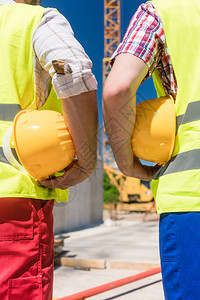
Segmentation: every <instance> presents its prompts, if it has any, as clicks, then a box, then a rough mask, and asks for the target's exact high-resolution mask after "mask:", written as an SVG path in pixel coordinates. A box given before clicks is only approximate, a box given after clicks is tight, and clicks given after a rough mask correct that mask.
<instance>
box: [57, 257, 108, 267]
mask: <svg viewBox="0 0 200 300" xmlns="http://www.w3.org/2000/svg"><path fill="white" fill-rule="evenodd" d="M55 265H57V266H65V267H78V268H89V269H105V268H106V261H105V260H103V259H80V258H71V257H64V256H61V257H58V258H57V259H55Z"/></svg>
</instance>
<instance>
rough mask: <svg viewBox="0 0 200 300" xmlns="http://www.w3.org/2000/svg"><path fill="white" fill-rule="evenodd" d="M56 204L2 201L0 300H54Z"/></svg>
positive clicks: (33, 201)
mask: <svg viewBox="0 0 200 300" xmlns="http://www.w3.org/2000/svg"><path fill="white" fill-rule="evenodd" d="M52 210H53V200H51V201H44V200H36V199H27V198H1V199H0V300H52V288H53V259H54V237H53V213H52Z"/></svg>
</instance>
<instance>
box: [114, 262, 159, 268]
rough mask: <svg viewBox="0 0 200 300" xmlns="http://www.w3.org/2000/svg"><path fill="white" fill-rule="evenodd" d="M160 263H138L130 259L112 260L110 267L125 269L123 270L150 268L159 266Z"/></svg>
mask: <svg viewBox="0 0 200 300" xmlns="http://www.w3.org/2000/svg"><path fill="white" fill-rule="evenodd" d="M159 266H160V265H159V264H152V263H136V262H128V261H111V262H110V269H123V270H150V269H153V268H157V267H159Z"/></svg>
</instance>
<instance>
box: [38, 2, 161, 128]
mask: <svg viewBox="0 0 200 300" xmlns="http://www.w3.org/2000/svg"><path fill="white" fill-rule="evenodd" d="M142 2H145V1H141V0H121V35H122V37H121V39H122V38H123V35H124V34H125V32H126V29H127V27H128V25H129V22H130V20H131V18H132V16H133V14H134V12H135V11H136V10H137V8H138V6H139V5H140V4H141V3H142ZM41 5H42V6H44V7H55V8H57V9H58V11H59V12H60V13H62V14H63V15H64V16H65V17H66V18H67V19H68V21H69V22H70V24H71V26H72V29H73V31H74V35H75V37H76V39H77V40H78V41H79V42H80V43H81V44H82V46H83V47H84V49H85V51H86V53H87V54H88V56H89V57H90V59H91V60H92V62H93V68H92V71H93V73H94V74H95V76H96V79H97V81H98V91H97V97H98V106H99V121H100V125H102V105H101V103H102V60H103V57H104V15H103V14H104V0H42V2H41ZM155 97H156V93H155V90H154V87H153V84H152V80H151V79H148V80H146V81H145V83H144V84H142V85H141V87H140V88H139V90H138V93H137V102H140V101H142V100H145V99H151V98H155Z"/></svg>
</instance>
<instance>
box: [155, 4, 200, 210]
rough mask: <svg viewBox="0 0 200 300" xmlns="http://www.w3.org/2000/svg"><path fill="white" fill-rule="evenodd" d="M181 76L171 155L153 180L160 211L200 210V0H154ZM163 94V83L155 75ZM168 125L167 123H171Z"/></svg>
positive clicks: (178, 73) (172, 58) (173, 63)
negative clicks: (175, 131)
mask: <svg viewBox="0 0 200 300" xmlns="http://www.w3.org/2000/svg"><path fill="white" fill-rule="evenodd" d="M152 4H153V6H154V7H155V9H156V11H157V12H158V14H159V16H160V18H161V20H162V23H163V26H164V33H165V37H166V43H167V47H168V49H169V53H170V56H171V60H172V65H173V69H174V73H175V76H176V80H177V86H178V92H177V97H176V103H175V109H176V122H177V133H176V141H175V147H174V151H173V154H172V157H171V159H170V160H169V162H168V163H166V164H165V165H164V166H163V167H161V169H160V170H159V171H158V172H157V174H156V176H155V178H154V180H153V181H152V191H153V194H154V196H155V199H156V205H157V210H158V213H165V212H184V211H200V30H199V28H200V1H197V0H189V1H188V0H154V1H152ZM154 77H155V78H154V81H155V86H156V88H157V91H158V96H161V95H163V92H164V90H163V87H162V84H161V80H160V78H159V76H158V73H157V72H156V73H155V76H154ZM166 126H167V124H166Z"/></svg>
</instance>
